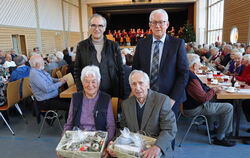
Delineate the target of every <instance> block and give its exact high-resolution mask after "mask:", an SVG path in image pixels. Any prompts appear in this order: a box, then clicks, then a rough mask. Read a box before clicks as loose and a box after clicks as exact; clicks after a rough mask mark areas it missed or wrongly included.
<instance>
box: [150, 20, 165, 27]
mask: <svg viewBox="0 0 250 158" xmlns="http://www.w3.org/2000/svg"><path fill="white" fill-rule="evenodd" d="M166 22H167V21H165V20H162V21H150V22H149V23H150V24H151V25H152V26H157V25H159V26H163V25H165V24H166Z"/></svg>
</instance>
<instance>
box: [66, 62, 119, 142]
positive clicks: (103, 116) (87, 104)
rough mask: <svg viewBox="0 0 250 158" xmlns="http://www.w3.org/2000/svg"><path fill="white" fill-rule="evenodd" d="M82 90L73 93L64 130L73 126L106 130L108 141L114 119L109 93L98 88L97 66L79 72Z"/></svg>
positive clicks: (111, 133)
mask: <svg viewBox="0 0 250 158" xmlns="http://www.w3.org/2000/svg"><path fill="white" fill-rule="evenodd" d="M81 81H82V85H83V91H80V92H77V93H74V94H73V96H72V100H71V103H70V108H69V117H68V120H67V123H66V124H65V125H64V132H65V131H67V130H72V129H73V127H74V126H76V127H78V128H80V129H82V130H87V131H95V130H101V131H108V141H110V140H111V139H112V138H113V137H114V135H115V119H114V114H113V106H112V100H111V97H110V95H108V94H107V93H105V92H102V91H100V90H99V86H100V81H101V75H100V71H99V68H98V67H97V66H86V67H84V68H83V69H82V72H81Z"/></svg>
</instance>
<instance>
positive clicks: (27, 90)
mask: <svg viewBox="0 0 250 158" xmlns="http://www.w3.org/2000/svg"><path fill="white" fill-rule="evenodd" d="M32 95H33V93H32V91H31V88H30V85H29V77H25V78H24V79H23V87H22V99H24V98H27V97H30V96H32Z"/></svg>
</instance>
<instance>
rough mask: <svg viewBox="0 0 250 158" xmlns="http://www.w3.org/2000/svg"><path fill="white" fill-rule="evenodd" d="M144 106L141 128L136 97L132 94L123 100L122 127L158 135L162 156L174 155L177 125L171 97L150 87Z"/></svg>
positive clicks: (157, 142) (157, 143)
mask: <svg viewBox="0 0 250 158" xmlns="http://www.w3.org/2000/svg"><path fill="white" fill-rule="evenodd" d="M144 106H145V107H144V111H143V115H142V122H141V129H139V125H138V122H137V114H136V97H135V96H131V97H129V98H128V99H127V100H125V101H123V103H122V116H121V128H124V127H127V128H128V129H129V130H130V131H131V132H138V131H144V132H145V133H146V134H147V135H149V136H152V137H156V138H157V141H156V143H155V144H156V145H157V146H158V147H160V148H161V151H162V153H163V155H162V157H164V158H165V157H173V151H172V147H171V142H172V140H173V139H174V138H175V135H176V132H177V127H176V119H175V116H174V113H173V111H172V110H171V106H170V99H169V97H168V96H166V95H164V94H161V93H158V92H155V91H152V90H150V89H149V91H148V96H147V100H146V103H145V104H144Z"/></svg>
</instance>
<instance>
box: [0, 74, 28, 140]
mask: <svg viewBox="0 0 250 158" xmlns="http://www.w3.org/2000/svg"><path fill="white" fill-rule="evenodd" d="M20 82H21V79H20V80H17V81H14V82H10V83H8V87H7V96H6V97H7V104H6V105H5V106H2V107H0V116H1V117H2V119H3V121H4V122H5V124H6V125H7V126H8V128H9V130H10V132H11V133H12V134H13V135H15V133H14V131H13V130H12V129H11V127H10V126H9V124H8V122H7V121H6V120H5V118H4V116H3V115H2V111H7V110H8V109H9V108H11V107H12V106H14V105H15V107H16V109H17V110H18V112H19V113H20V115H21V116H22V118H23V119H24V121H25V123H26V124H27V121H26V120H25V118H24V116H23V113H22V110H21V109H20V107H19V105H18V104H17V103H18V102H19V101H20Z"/></svg>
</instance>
